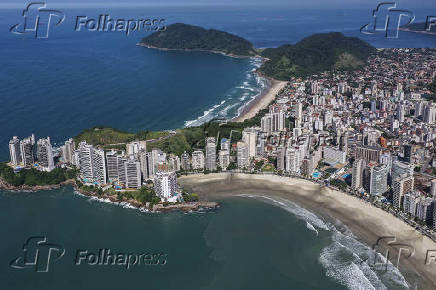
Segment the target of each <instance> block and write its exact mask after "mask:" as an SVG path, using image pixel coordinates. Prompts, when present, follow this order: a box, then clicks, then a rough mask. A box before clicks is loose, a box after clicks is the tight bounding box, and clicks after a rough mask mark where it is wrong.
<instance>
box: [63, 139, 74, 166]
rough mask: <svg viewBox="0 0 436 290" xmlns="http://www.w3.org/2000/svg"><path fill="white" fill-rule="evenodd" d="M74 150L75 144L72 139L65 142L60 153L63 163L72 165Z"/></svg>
mask: <svg viewBox="0 0 436 290" xmlns="http://www.w3.org/2000/svg"><path fill="white" fill-rule="evenodd" d="M74 149H75V144H74V140H73V139H72V138H70V139H68V140H67V141H65V144H64V145H63V146H62V147H61V151H62V158H63V159H64V162H65V163H68V164H73V163H74V161H73V160H74Z"/></svg>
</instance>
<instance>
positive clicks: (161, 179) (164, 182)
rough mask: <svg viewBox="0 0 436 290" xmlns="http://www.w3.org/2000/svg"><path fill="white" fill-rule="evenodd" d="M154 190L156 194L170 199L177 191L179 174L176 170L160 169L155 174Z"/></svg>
mask: <svg viewBox="0 0 436 290" xmlns="http://www.w3.org/2000/svg"><path fill="white" fill-rule="evenodd" d="M154 190H155V192H156V194H157V195H158V196H159V197H161V198H163V199H169V198H170V197H172V196H173V195H174V194H175V193H176V191H177V175H176V173H175V172H174V171H158V172H156V173H155V176H154Z"/></svg>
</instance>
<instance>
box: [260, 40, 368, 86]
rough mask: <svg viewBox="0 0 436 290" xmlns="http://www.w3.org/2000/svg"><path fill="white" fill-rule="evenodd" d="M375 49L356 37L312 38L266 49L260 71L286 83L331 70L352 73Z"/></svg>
mask: <svg viewBox="0 0 436 290" xmlns="http://www.w3.org/2000/svg"><path fill="white" fill-rule="evenodd" d="M375 51H376V50H375V48H374V47H372V46H371V45H369V44H368V43H366V42H364V41H363V40H360V39H359V38H357V37H345V36H344V35H343V34H342V33H339V32H331V33H323V34H314V35H312V36H309V37H307V38H305V39H303V40H301V41H300V42H298V43H297V44H295V45H283V46H280V47H278V48H267V49H265V50H264V51H262V56H264V57H266V58H268V59H269V60H268V61H267V62H266V63H265V64H264V65H263V66H262V67H261V68H260V72H262V73H263V74H264V75H266V76H269V77H272V78H275V79H278V80H288V79H289V78H290V77H292V76H307V75H310V74H313V73H317V72H323V71H327V70H331V69H338V70H353V69H357V68H360V67H361V66H362V65H364V63H365V61H366V60H367V58H368V57H369V56H370V55H371V53H373V52H375Z"/></svg>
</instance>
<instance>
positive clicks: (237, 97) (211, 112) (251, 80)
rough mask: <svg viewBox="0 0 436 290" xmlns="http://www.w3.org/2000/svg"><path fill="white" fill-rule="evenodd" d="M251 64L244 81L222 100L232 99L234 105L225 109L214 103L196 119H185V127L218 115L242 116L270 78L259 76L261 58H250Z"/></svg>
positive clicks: (226, 116)
mask: <svg viewBox="0 0 436 290" xmlns="http://www.w3.org/2000/svg"><path fill="white" fill-rule="evenodd" d="M249 62H250V66H249V68H248V69H247V70H246V71H245V76H244V79H243V80H242V82H241V83H240V84H239V85H238V86H236V87H233V88H232V89H230V90H229V91H228V92H227V94H226V96H225V98H226V99H225V100H224V101H222V102H225V101H227V102H230V100H232V102H231V103H232V106H231V107H228V106H227V107H226V108H224V109H221V108H222V103H221V105H214V106H213V107H211V108H210V109H208V110H206V111H204V112H203V115H201V116H199V117H197V118H196V119H194V120H187V121H185V124H184V126H185V127H192V126H199V125H201V124H203V123H205V122H208V121H210V120H212V119H214V118H216V117H221V118H225V119H227V120H229V119H232V118H234V117H237V116H240V114H241V113H242V110H243V109H244V108H245V107H246V106H247V105H248V104H250V102H252V101H253V100H254V99H256V98H257V97H258V96H259V95H260V94H261V93H262V92H263V91H264V90H265V88H266V87H267V85H268V80H267V79H265V78H263V77H261V76H259V75H258V74H256V73H255V71H256V69H257V68H259V67H260V66H261V65H262V63H263V61H262V59H260V58H251V59H250V60H249ZM241 90H243V91H244V93H243V94H242V95H241ZM236 106H239V107H238V109H237V110H236V112H234V111H233V110H232V111H231V112H229V111H230V109H232V108H234V107H236Z"/></svg>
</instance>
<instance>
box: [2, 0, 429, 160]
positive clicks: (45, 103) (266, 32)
mask: <svg viewBox="0 0 436 290" xmlns="http://www.w3.org/2000/svg"><path fill="white" fill-rule="evenodd" d="M49 6H50V5H49ZM50 8H52V9H59V10H62V11H63V12H64V13H65V15H66V20H65V22H64V23H63V24H62V25H60V26H56V27H52V28H51V30H50V35H49V38H48V39H44V40H41V39H35V38H33V37H32V36H31V35H24V36H21V35H15V34H12V33H9V32H8V30H9V28H10V27H11V26H12V25H13V24H16V23H20V22H22V16H21V10H20V9H0V31H1V33H0V43H1V45H0V60H1V69H0V102H1V105H0V128H1V130H0V132H1V133H0V160H6V159H8V145H7V143H8V140H9V139H10V138H11V137H12V136H14V135H18V136H21V137H24V136H27V135H29V134H31V133H35V134H36V136H37V137H40V136H51V137H52V140H53V141H54V142H55V143H60V142H63V141H64V140H65V139H66V138H68V137H71V136H75V135H76V134H78V133H79V132H80V131H81V130H83V129H86V128H89V127H92V126H99V125H107V126H113V127H116V128H119V129H122V130H128V131H138V130H160V129H174V128H180V127H183V126H189V125H190V126H192V125H198V124H200V123H202V122H204V121H208V120H210V119H213V118H216V117H220V118H231V117H234V116H235V115H237V113H238V110H240V109H241V107H242V106H243V105H245V104H246V103H247V102H249V101H250V100H252V99H253V98H254V97H255V96H256V95H258V94H259V93H261V92H262V90H264V89H265V87H266V85H267V83H266V81H265V80H264V79H262V78H259V77H258V76H257V75H256V74H254V70H255V69H256V68H257V67H258V66H259V65H260V62H259V60H256V59H235V58H229V57H224V56H221V55H216V54H211V53H202V52H163V51H156V50H152V49H146V48H143V47H139V46H137V45H136V43H137V42H138V41H139V40H140V39H141V38H142V37H144V36H146V35H148V34H149V33H147V32H134V33H132V34H131V35H129V36H126V35H125V34H124V33H120V32H87V31H74V27H75V18H76V17H77V16H79V15H86V16H88V17H90V18H91V17H92V18H98V16H99V15H100V14H109V15H110V16H111V17H112V18H117V19H118V18H125V19H130V18H133V19H137V18H148V17H150V18H164V19H165V20H166V24H170V23H175V22H184V23H189V24H195V25H201V26H204V27H206V28H215V29H221V30H224V31H227V32H230V33H234V34H236V35H240V36H242V37H244V38H246V39H248V40H250V41H251V42H252V43H253V44H254V45H255V46H256V47H275V46H279V45H282V44H286V43H296V42H297V41H299V40H301V39H302V38H304V37H306V36H309V35H311V34H313V33H322V32H329V31H341V32H343V33H344V34H346V35H348V36H358V37H361V38H362V39H364V40H366V41H368V42H370V43H371V44H373V45H374V46H376V47H435V46H436V38H435V37H434V36H428V35H422V34H416V33H408V32H401V34H400V38H398V39H386V38H384V37H383V36H381V35H363V34H361V33H360V31H359V29H360V27H361V26H362V25H363V24H366V23H368V22H369V21H370V15H371V13H372V12H371V11H370V10H367V9H361V10H316V9H314V10H296V9H292V8H283V7H271V8H266V7H260V8H259V7H258V8H256V7H201V6H188V7H169V6H164V7H140V8H113V7H112V8H99V9H97V8H74V9H72V8H62V5H60V4H58V6H55V5H52V6H50ZM414 12H415V13H416V15H417V21H418V20H419V19H421V20H422V19H425V16H426V15H427V14H428V11H419V10H416V11H414Z"/></svg>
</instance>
